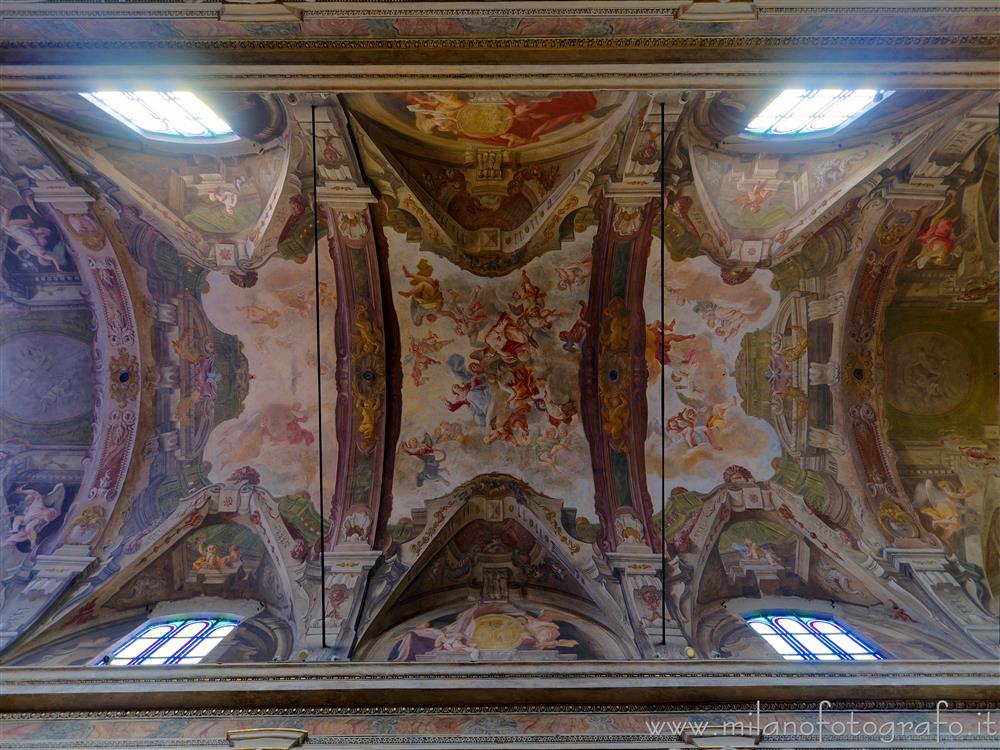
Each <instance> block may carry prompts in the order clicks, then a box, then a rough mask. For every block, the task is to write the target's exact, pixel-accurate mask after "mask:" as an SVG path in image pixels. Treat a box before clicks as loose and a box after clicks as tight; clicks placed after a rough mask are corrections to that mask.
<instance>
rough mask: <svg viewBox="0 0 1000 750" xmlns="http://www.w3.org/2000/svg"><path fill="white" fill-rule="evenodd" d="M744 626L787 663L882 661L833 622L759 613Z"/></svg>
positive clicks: (824, 619)
mask: <svg viewBox="0 0 1000 750" xmlns="http://www.w3.org/2000/svg"><path fill="white" fill-rule="evenodd" d="M744 619H745V620H746V621H747V624H748V625H749V626H750V627H751V628H753V629H754V631H755V632H756V633H757V634H758V635H759V636H760V637H761V638H763V639H764V640H765V641H767V642H768V644H769V645H770V646H771V648H773V649H774V650H775V651H777V652H778V653H779V654H781V656H782V658H784V659H787V660H788V661H876V660H881V659H885V656H884V655H883V654H881V653H879V651H878V649H876V648H873V647H872V646H869V645H868V644H867V643H865V642H864V641H863V640H862V639H861V638H860V637H859V636H857V635H855V634H854V633H852V632H851V631H849V630H848V629H847V628H845V627H844V626H843V625H841V624H840V623H838V622H837V621H835V620H833V619H831V618H827V617H817V616H815V615H800V614H790V613H786V612H781V613H775V612H771V613H761V614H756V615H749V616H746V617H745V618H744Z"/></svg>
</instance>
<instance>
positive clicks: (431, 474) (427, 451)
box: [400, 432, 451, 487]
mask: <svg viewBox="0 0 1000 750" xmlns="http://www.w3.org/2000/svg"><path fill="white" fill-rule="evenodd" d="M400 447H401V448H402V449H403V450H404V451H405V452H406V453H409V454H410V455H411V456H413V457H415V458H418V459H420V462H421V463H422V464H423V467H422V468H421V469H420V471H419V472H418V473H417V479H416V483H417V487H423V486H424V482H443V483H444V485H445V486H446V487H448V486H450V485H451V482H449V481H448V480H447V479H446V478H445V476H444V475H445V474H447V473H448V470H447V469H446V468H444V467H443V466H442V465H441V464H442V462H443V461H444V460H445V459H446V458H447V457H448V454H446V453H445V452H444V451H443V450H441V449H440V448H435V447H434V438H432V437H431V436H430V434H429V433H426V432H425V433H424V437H423V440H417V438H415V437H411V438H410V439H409V440H404V441H403V442H402V443H401V444H400Z"/></svg>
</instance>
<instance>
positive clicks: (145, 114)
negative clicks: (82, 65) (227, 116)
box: [80, 91, 239, 143]
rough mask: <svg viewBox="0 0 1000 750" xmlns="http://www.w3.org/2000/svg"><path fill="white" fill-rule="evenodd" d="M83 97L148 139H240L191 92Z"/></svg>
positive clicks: (104, 93)
mask: <svg viewBox="0 0 1000 750" xmlns="http://www.w3.org/2000/svg"><path fill="white" fill-rule="evenodd" d="M80 96H82V97H83V98H84V99H86V100H87V101H89V102H90V103H92V104H94V105H96V106H98V107H100V108H101V109H103V110H104V111H105V112H107V113H108V114H109V115H111V116H112V117H114V118H115V119H116V120H118V121H119V122H122V123H124V124H125V125H127V126H128V127H130V128H131V129H132V130H134V131H135V132H136V133H138V134H139V135H141V136H144V137H146V138H152V139H154V140H160V141H181V142H187V143H190V142H192V141H193V142H211V143H220V142H225V141H234V140H237V139H238V138H239V136H237V135H236V134H235V133H234V132H233V129H232V128H231V127H229V124H228V123H227V122H226V121H225V120H223V119H222V118H221V117H219V116H218V115H217V114H216V113H215V112H214V111H213V110H212V108H211V107H209V106H208V105H207V104H205V102H203V101H202V100H201V99H199V98H198V97H197V96H195V95H194V94H192V93H191V92H190V91H91V92H90V93H81V94H80Z"/></svg>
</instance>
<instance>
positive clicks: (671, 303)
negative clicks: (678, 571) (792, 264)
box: [644, 253, 781, 509]
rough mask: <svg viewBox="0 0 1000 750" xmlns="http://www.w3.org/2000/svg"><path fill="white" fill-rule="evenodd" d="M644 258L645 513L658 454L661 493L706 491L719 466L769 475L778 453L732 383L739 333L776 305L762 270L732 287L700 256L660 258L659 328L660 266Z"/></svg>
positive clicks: (655, 487) (655, 488) (717, 479)
mask: <svg viewBox="0 0 1000 750" xmlns="http://www.w3.org/2000/svg"><path fill="white" fill-rule="evenodd" d="M657 256H658V254H657V253H653V254H652V256H651V257H650V260H649V268H648V270H647V279H649V281H648V282H647V284H646V289H645V293H644V306H645V311H646V320H647V321H648V323H647V337H646V364H647V367H648V369H649V383H648V389H647V398H648V402H649V437H648V438H647V440H646V467H647V470H648V473H649V477H650V487H649V490H650V494H651V496H652V498H653V507H654V508H656V509H659V506H660V497H659V495H660V486H659V485H660V482H659V472H660V460H661V459H660V456H661V450H662V449H663V445H664V443H665V444H666V451H667V463H666V467H667V492H668V494H669V493H670V491H671V489H672V488H675V487H683V488H684V489H686V490H689V491H696V492H708V491H710V490H712V489H713V488H714V487H716V486H718V485H719V484H721V483H722V481H723V480H722V475H723V472H724V471H725V470H726V468H727V467H729V466H732V465H734V464H736V465H739V466H743V467H746V468H747V469H748V470H749V471H750V473H751V474H752V475H753V476H754V477H755V478H757V479H766V478H768V477H769V476H770V475H771V473H772V472H771V468H770V462H771V460H772V459H774V458H775V457H777V456H778V455H780V453H781V448H780V445H779V442H778V436H777V434H776V433H775V432H774V430H773V428H772V427H771V426H770V425H769V424H768V423H767V422H765V421H764V420H762V419H759V418H757V417H752V416H748V415H747V414H746V413H745V412H744V408H743V402H742V400H741V396H740V394H739V393H738V390H737V382H736V378H735V377H734V374H735V369H736V358H737V356H738V355H739V353H740V344H741V341H742V340H743V337H744V336H745V335H746V334H748V333H750V332H752V331H756V330H759V329H761V328H764V327H766V326H767V325H769V324H770V322H771V319H772V318H773V317H774V314H775V312H776V310H777V306H778V293H777V292H776V291H774V290H772V289H771V288H770V286H769V283H770V280H771V273H770V272H769V271H765V270H760V269H758V270H757V272H756V273H755V274H754V275H753V276H751V277H750V278H749V279H747V280H746V281H744V282H743V283H741V284H738V285H732V284H727V283H725V282H724V281H723V280H722V278H721V275H720V272H719V267H718V266H716V265H715V264H713V263H712V262H711V261H710V260H709V259H708V258H705V257H696V258H688V259H684V260H681V261H675V260H671V259H670V258H669V256H668V259H667V269H666V289H665V293H666V318H667V320H666V325H663V324H662V323H661V322H660V321H659V316H660V293H659V289H658V284H657V282H658V281H659V279H660V260H659V257H657ZM664 375H665V376H666V378H667V385H666V394H667V397H666V420H665V424H664V425H662V426H661V425H660V419H659V414H660V377H663V376H664Z"/></svg>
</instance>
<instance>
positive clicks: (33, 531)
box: [4, 482, 66, 552]
mask: <svg viewBox="0 0 1000 750" xmlns="http://www.w3.org/2000/svg"><path fill="white" fill-rule="evenodd" d="M15 494H18V495H21V496H23V497H24V506H23V509H22V510H21V512H20V513H18V512H11V513H8V517H9V518H10V519H11V524H10V536H8V537H7V538H6V539H5V540H4V545H5V546H9V545H16V546H17V549H18V550H20V551H21V552H31V551H33V550H34V549H35V547H36V546H37V544H38V535H39V534H40V533H41V532H42V530H43V529H44V528H45V527H46V526H48V525H49V524H50V523H52V522H53V521H54V520H56V519H57V518H59V516H60V514H62V506H63V501H64V500H65V499H66V488H65V487H64V486H63V484H62V482H60V483H59V484H57V485H56V486H55V487H53V488H52V489H51V490H49V492H48V494H47V495H42V493H41V492H39V491H38V490H36V489H33V488H31V487H25V486H24V485H20V486H18V488H17V489H16V490H15Z"/></svg>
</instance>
